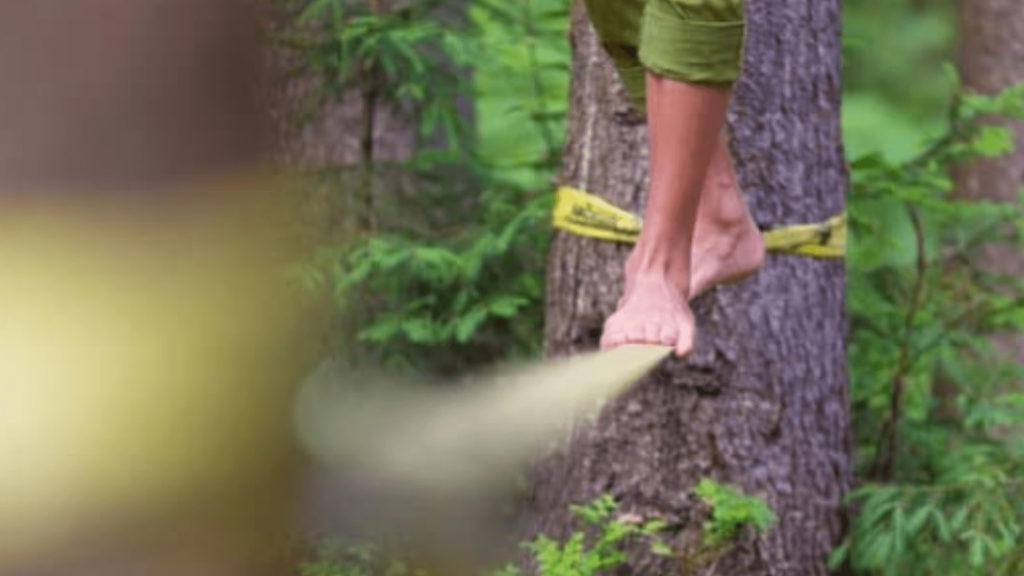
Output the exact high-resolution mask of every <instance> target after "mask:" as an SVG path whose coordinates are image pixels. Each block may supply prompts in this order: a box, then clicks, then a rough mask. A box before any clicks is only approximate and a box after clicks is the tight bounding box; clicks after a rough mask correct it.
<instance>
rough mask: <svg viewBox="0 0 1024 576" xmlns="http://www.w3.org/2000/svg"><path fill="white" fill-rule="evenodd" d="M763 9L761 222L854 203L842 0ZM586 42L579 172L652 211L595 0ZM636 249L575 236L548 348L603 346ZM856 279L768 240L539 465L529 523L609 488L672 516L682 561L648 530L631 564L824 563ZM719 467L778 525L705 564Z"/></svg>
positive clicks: (750, 163) (755, 63)
mask: <svg viewBox="0 0 1024 576" xmlns="http://www.w3.org/2000/svg"><path fill="white" fill-rule="evenodd" d="M747 10H748V27H749V30H748V39H747V48H748V50H747V57H746V67H745V72H744V76H743V78H742V79H741V81H740V82H739V83H738V85H737V86H736V90H735V97H734V101H733V106H732V110H731V112H730V117H729V123H730V128H731V132H732V134H733V155H734V157H735V161H736V168H737V172H738V175H739V180H740V183H741V185H742V187H743V189H744V191H745V192H746V193H747V194H748V196H749V200H750V202H751V208H752V211H753V214H754V216H755V219H756V220H757V222H758V223H759V224H760V225H761V226H762V227H770V226H778V225H783V224H789V223H797V222H812V221H820V220H823V219H825V218H827V217H829V216H831V215H833V214H836V213H838V212H840V211H842V209H843V202H844V193H845V190H846V185H847V174H846V166H845V162H844V157H843V150H842V143H841V135H840V129H839V100H840V83H839V63H840V43H839V0H780V1H774V2H769V1H765V0H751V1H750V2H748V8H747ZM571 41H572V44H573V48H574V60H573V84H572V96H571V99H572V102H571V107H572V108H571V117H570V120H569V128H568V140H567V145H566V150H565V168H564V174H563V181H564V182H565V183H567V184H571V185H575V186H578V187H581V188H584V189H586V190H589V191H591V192H594V193H597V194H600V195H603V196H605V197H607V198H608V199H610V200H611V201H613V202H614V203H616V204H618V205H619V206H623V207H627V208H631V209H633V210H636V211H640V210H641V209H642V206H643V203H644V201H645V193H646V188H647V183H648V174H647V153H646V140H645V139H646V136H645V129H644V126H643V120H642V118H640V117H639V116H637V115H636V114H635V113H632V112H630V110H629V107H628V104H627V100H626V98H625V93H624V91H623V89H622V88H621V86H620V85H619V83H618V81H617V80H616V78H615V73H614V71H613V69H612V66H611V64H610V61H609V60H608V59H607V58H606V56H605V55H604V54H603V53H602V52H601V50H600V48H599V45H598V42H597V40H596V38H595V36H594V33H593V31H592V29H591V27H590V25H589V24H588V23H587V22H586V20H585V14H584V10H583V7H582V5H581V3H580V2H577V3H576V6H575V9H574V15H573V30H572V34H571ZM628 248H629V247H628V246H625V245H621V244H613V243H607V242H600V241H594V240H590V239H585V238H580V237H576V236H571V235H567V234H564V233H563V234H559V236H558V238H557V239H556V240H555V243H554V246H553V248H552V252H551V256H550V262H549V270H548V308H547V332H546V336H545V337H546V347H547V352H548V353H549V354H550V355H552V356H564V355H571V354H575V353H578V352H582V351H585V350H591V349H593V348H595V347H596V346H597V342H598V339H599V336H600V332H601V328H602V323H603V321H604V319H605V317H607V316H608V315H609V314H611V313H612V312H613V311H614V308H615V304H616V300H617V298H618V297H619V290H620V287H621V285H622V268H623V264H624V261H625V259H626V256H627V253H628ZM843 285H844V270H843V263H842V262H841V261H836V260H832V261H824V260H813V259H810V258H803V257H795V256H784V255H772V256H770V257H769V258H768V262H767V264H766V266H765V268H764V269H763V270H762V271H760V272H759V273H758V274H757V275H756V277H754V278H753V279H751V280H748V281H746V282H744V283H742V284H740V285H737V286H733V287H722V288H718V289H716V290H712V291H711V292H710V293H709V294H707V295H705V296H702V297H701V298H699V299H697V301H696V302H695V303H694V311H695V313H696V315H697V321H698V326H699V332H698V333H699V336H698V339H697V344H696V347H695V349H694V352H693V353H692V354H691V355H690V356H689V357H688V358H687V359H685V360H675V359H670V360H667V361H666V362H665V363H664V364H663V365H661V366H660V367H658V368H657V369H656V370H654V371H653V373H652V374H650V375H649V376H648V377H647V378H645V379H644V380H643V381H642V382H640V383H638V384H637V385H636V386H635V387H634V388H633V389H631V391H630V392H628V393H627V394H625V395H624V396H623V397H621V398H619V399H618V400H616V401H615V402H613V403H611V404H610V405H609V406H608V407H606V408H605V410H604V411H603V413H602V414H601V415H600V416H599V418H598V419H597V420H596V422H594V423H592V424H591V425H588V426H584V427H581V429H579V430H577V431H576V433H575V434H574V437H573V439H572V442H571V443H570V446H569V448H568V449H567V450H566V451H565V452H564V453H561V454H558V455H555V456H553V457H551V458H549V459H548V460H547V461H546V462H544V463H542V464H541V465H539V466H538V469H537V472H536V477H535V481H536V482H535V485H534V492H533V494H532V499H531V501H530V502H529V503H528V505H527V519H528V522H527V524H528V536H530V535H533V534H537V533H540V532H543V533H547V534H548V535H550V536H553V537H563V536H565V535H566V534H567V533H568V532H569V531H570V530H571V529H572V524H573V522H572V517H571V513H570V512H569V511H568V509H567V505H568V504H569V503H572V502H580V501H587V500H590V499H592V498H594V497H597V496H599V495H600V494H602V493H611V494H612V495H613V496H615V497H616V499H617V500H618V501H619V502H620V504H621V507H622V510H621V511H622V512H623V513H627V514H629V515H630V516H639V517H642V518H645V519H647V518H660V519H663V520H665V521H667V522H668V523H669V526H670V532H671V534H670V540H671V543H672V544H673V546H674V547H675V549H676V550H677V552H679V553H680V555H681V556H682V557H683V558H684V560H682V561H680V560H672V561H665V560H662V559H659V558H657V557H655V556H653V555H651V554H649V553H647V552H646V551H645V548H643V547H642V545H637V546H638V547H636V548H635V549H634V550H632V555H631V564H630V566H629V567H628V569H627V570H625V571H624V572H623V574H631V575H642V574H663V573H696V574H711V573H715V574H728V575H730V576H742V575H747V574H750V575H754V574H757V575H764V574H787V575H788V574H799V575H803V574H822V575H823V574H826V569H825V559H826V557H827V555H828V553H829V551H830V549H831V548H832V546H833V545H834V544H835V543H836V542H837V541H838V540H839V538H840V536H841V534H842V532H843V524H844V522H843V515H842V511H841V504H840V502H841V499H842V497H843V495H844V494H845V493H846V491H847V490H848V488H849V486H850V482H851V464H850V433H849V406H848V401H847V390H846V384H847V379H846V362H845V352H844V332H845V322H844V320H845V319H844V309H843V308H844V287H843ZM704 477H710V478H713V479H715V480H717V481H719V482H723V483H728V484H732V485H734V486H736V487H738V488H741V489H743V490H744V491H746V492H748V493H752V494H758V495H761V496H763V497H764V498H765V499H766V501H767V502H768V503H769V504H770V506H771V507H772V509H773V510H774V511H775V513H776V515H777V517H778V521H777V523H776V525H775V526H774V527H773V528H772V529H771V531H770V532H768V533H767V534H766V535H764V536H756V535H754V534H752V533H750V532H749V531H748V532H746V533H744V535H743V537H742V538H741V540H740V541H739V542H737V543H736V546H735V547H734V548H733V549H732V551H731V552H730V553H728V554H726V555H725V556H724V557H723V558H721V559H720V560H719V561H717V562H709V563H707V564H706V565H704V566H693V558H695V554H694V553H695V551H696V549H697V547H698V546H699V544H698V541H699V533H700V526H701V521H702V519H703V517H704V516H705V515H706V513H707V509H706V507H705V506H703V505H701V504H700V503H699V502H698V499H697V498H696V497H695V496H694V495H693V492H692V489H693V487H694V486H695V485H696V483H697V482H698V481H699V480H700V479H701V478H704ZM687 557H689V558H690V559H691V560H690V561H687V560H685V558H687ZM688 563H689V568H686V566H687V564H688ZM712 564H714V566H712ZM681 566H682V567H683V568H681Z"/></svg>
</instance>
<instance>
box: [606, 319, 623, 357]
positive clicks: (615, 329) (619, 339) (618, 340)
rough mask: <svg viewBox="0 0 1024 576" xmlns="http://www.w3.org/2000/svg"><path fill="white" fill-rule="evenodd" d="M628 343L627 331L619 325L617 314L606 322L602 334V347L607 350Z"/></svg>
mask: <svg viewBox="0 0 1024 576" xmlns="http://www.w3.org/2000/svg"><path fill="white" fill-rule="evenodd" d="M625 343H626V333H625V332H624V331H623V330H622V327H621V326H619V323H618V322H617V321H616V318H615V316H612V317H611V318H609V319H608V320H607V321H606V322H605V323H604V332H602V334H601V349H602V350H607V349H609V348H615V347H616V346H621V345H623V344H625Z"/></svg>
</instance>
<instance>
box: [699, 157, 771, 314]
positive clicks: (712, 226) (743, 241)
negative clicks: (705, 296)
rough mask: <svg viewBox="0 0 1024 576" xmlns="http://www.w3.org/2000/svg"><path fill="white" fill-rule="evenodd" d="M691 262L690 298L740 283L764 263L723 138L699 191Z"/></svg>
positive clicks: (761, 244) (757, 233)
mask: <svg viewBox="0 0 1024 576" xmlns="http://www.w3.org/2000/svg"><path fill="white" fill-rule="evenodd" d="M691 262H692V265H691V266H692V268H691V270H690V289H689V295H690V296H689V297H690V298H691V299H692V298H696V297H697V296H698V295H699V294H701V293H702V292H704V291H705V290H707V289H708V288H711V287H712V286H715V285H717V284H727V283H730V282H737V281H739V280H742V279H744V278H746V277H747V276H750V275H751V274H753V273H754V272H755V271H757V269H758V268H760V267H761V266H762V265H763V264H764V238H762V236H761V231H760V230H758V229H757V226H756V225H755V224H754V221H753V219H752V218H751V217H750V211H749V210H748V209H747V203H746V201H745V200H744V199H743V194H742V193H740V190H739V186H738V185H737V184H736V176H735V174H734V173H733V170H732V163H731V162H730V160H729V152H728V149H727V148H726V145H725V140H724V138H723V139H722V140H721V141H720V142H719V144H718V147H717V150H716V152H715V157H714V159H713V160H712V162H711V166H710V167H709V168H708V175H707V178H706V179H705V181H704V187H703V191H702V192H701V201H700V206H699V207H698V209H697V223H696V225H695V226H694V231H693V252H692V254H691Z"/></svg>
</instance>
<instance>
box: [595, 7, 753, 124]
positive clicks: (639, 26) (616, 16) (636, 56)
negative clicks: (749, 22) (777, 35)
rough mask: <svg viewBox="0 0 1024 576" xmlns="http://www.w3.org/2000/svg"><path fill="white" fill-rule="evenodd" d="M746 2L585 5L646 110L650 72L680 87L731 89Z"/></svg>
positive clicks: (629, 89) (739, 59)
mask: <svg viewBox="0 0 1024 576" xmlns="http://www.w3.org/2000/svg"><path fill="white" fill-rule="evenodd" d="M743 2H744V0H586V5H587V13H588V15H589V16H590V21H591V22H593V24H594V28H595V29H596V30H597V35H598V37H599V38H600V39H601V43H602V44H603V45H604V48H605V50H607V51H608V53H609V54H610V55H611V57H612V59H613V60H614V61H615V65H616V67H617V68H618V70H619V75H620V76H621V77H622V82H623V84H625V86H626V90H627V92H628V93H629V97H630V100H632V101H633V103H634V104H635V105H636V106H637V107H638V108H639V109H641V110H643V109H644V84H645V80H644V76H645V71H647V70H649V71H651V72H653V73H654V74H657V75H658V76H663V77H666V78H669V79H672V80H678V81H680V82H689V83H692V84H731V83H732V82H734V81H735V80H736V78H737V77H738V76H739V73H740V65H741V63H742V60H743V33H744V18H743V14H744V13H743Z"/></svg>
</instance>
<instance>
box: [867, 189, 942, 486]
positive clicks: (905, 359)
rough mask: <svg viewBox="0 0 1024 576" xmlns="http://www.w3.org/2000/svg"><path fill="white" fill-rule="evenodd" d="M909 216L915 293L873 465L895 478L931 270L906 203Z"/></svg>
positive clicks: (917, 224) (915, 217)
mask: <svg viewBox="0 0 1024 576" xmlns="http://www.w3.org/2000/svg"><path fill="white" fill-rule="evenodd" d="M907 216H908V217H909V218H910V222H911V224H912V225H913V227H914V237H915V239H916V241H917V278H916V279H915V280H914V292H913V294H912V295H911V299H910V307H909V309H908V310H907V317H906V320H905V322H904V326H903V339H902V342H901V344H900V358H899V362H898V363H897V365H896V373H895V375H894V376H893V379H892V386H891V392H890V401H889V418H888V420H887V422H886V424H885V426H883V429H882V430H883V432H882V435H881V436H880V437H879V445H878V447H877V448H876V451H875V460H874V462H873V463H872V466H871V475H872V476H873V477H876V478H877V477H881V478H882V479H884V480H889V479H891V478H892V468H893V458H894V457H895V455H896V452H897V451H898V449H899V424H900V417H901V415H902V412H903V389H904V387H905V385H906V379H907V373H908V372H909V371H910V365H911V364H910V340H911V337H912V336H913V332H914V321H915V320H916V319H917V313H918V311H919V310H920V308H921V303H922V301H923V300H924V282H925V275H926V273H927V271H928V254H927V249H926V247H925V238H924V228H923V227H922V225H921V217H920V216H919V215H918V213H917V210H916V209H915V208H914V207H913V206H909V205H908V206H907Z"/></svg>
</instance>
